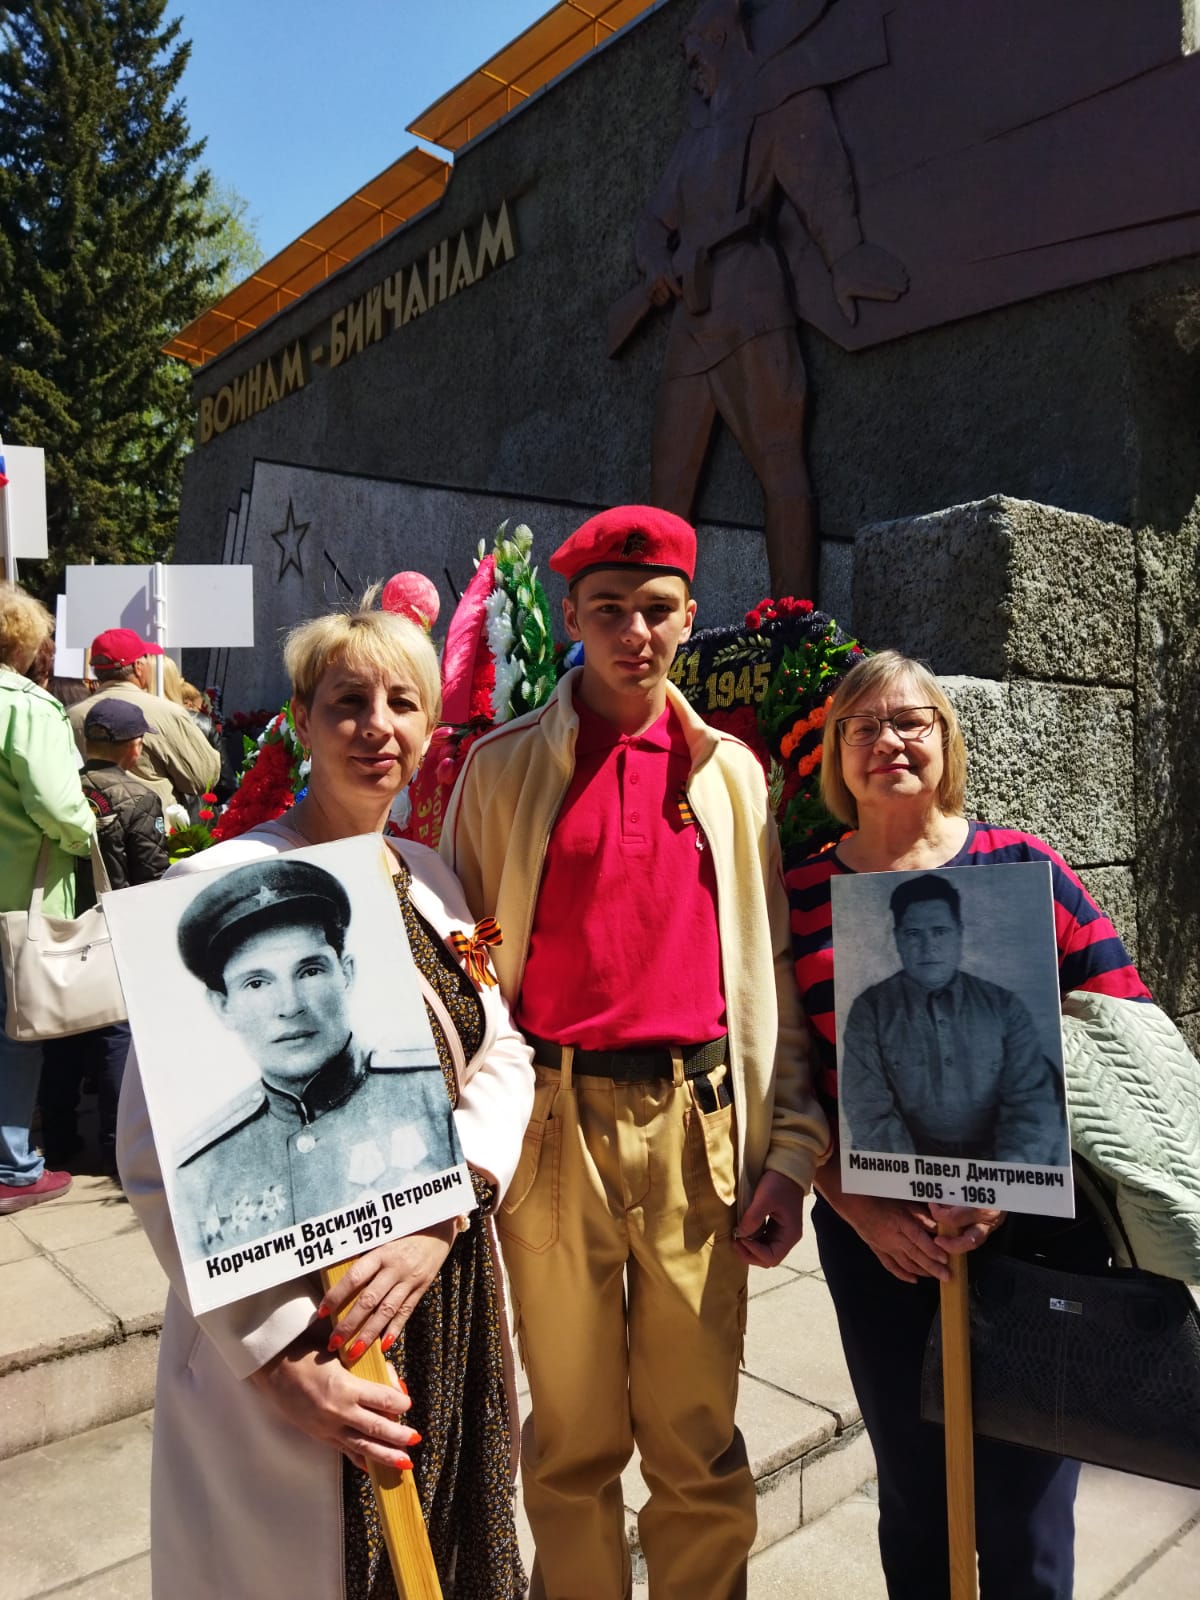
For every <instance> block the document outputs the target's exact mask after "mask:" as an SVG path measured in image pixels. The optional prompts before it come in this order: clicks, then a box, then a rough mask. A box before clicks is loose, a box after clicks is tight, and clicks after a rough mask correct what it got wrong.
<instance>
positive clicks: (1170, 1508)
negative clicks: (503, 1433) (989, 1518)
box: [0, 1413, 1200, 1600]
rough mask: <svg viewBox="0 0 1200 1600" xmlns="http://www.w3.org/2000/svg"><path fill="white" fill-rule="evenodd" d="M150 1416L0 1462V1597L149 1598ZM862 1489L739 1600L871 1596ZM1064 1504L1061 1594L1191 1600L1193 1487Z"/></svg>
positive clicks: (870, 1534) (876, 1575)
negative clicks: (1066, 1577) (1069, 1536)
mask: <svg viewBox="0 0 1200 1600" xmlns="http://www.w3.org/2000/svg"><path fill="white" fill-rule="evenodd" d="M151 1421H152V1419H151V1416H150V1414H149V1413H144V1414H143V1415H141V1416H137V1417H129V1418H126V1419H125V1420H123V1421H121V1422H115V1423H110V1424H109V1425H107V1426H106V1427H103V1428H97V1429H94V1430H93V1431H91V1432H89V1433H83V1434H79V1435H77V1436H76V1437H75V1438H72V1439H66V1440H62V1441H60V1442H59V1443H57V1444H53V1445H47V1446H44V1447H43V1448H42V1449H39V1450H31V1451H28V1452H26V1453H25V1454H24V1455H20V1456H13V1457H10V1458H9V1459H8V1460H7V1461H3V1462H0V1550H3V1552H4V1559H3V1562H2V1563H0V1600H51V1597H53V1600H66V1597H70V1600H150V1557H149V1541H150V1518H149V1498H150V1439H151V1434H150V1429H151ZM873 1490H874V1485H873V1484H867V1485H865V1486H864V1487H863V1488H862V1489H859V1490H857V1491H856V1492H855V1493H854V1494H852V1495H850V1496H849V1497H848V1498H846V1499H844V1500H841V1501H840V1502H839V1503H838V1504H837V1505H835V1506H833V1507H832V1508H831V1509H830V1510H829V1511H828V1512H827V1513H826V1514H825V1515H824V1516H821V1517H817V1518H815V1519H813V1520H810V1521H808V1522H806V1523H805V1524H804V1526H803V1527H801V1528H800V1529H798V1530H797V1531H795V1532H793V1533H791V1534H789V1535H788V1536H787V1537H786V1538H783V1539H781V1540H777V1541H776V1542H775V1543H773V1544H771V1545H770V1546H769V1547H768V1548H766V1549H763V1550H761V1551H760V1552H759V1553H758V1554H756V1555H754V1556H752V1557H751V1560H750V1581H749V1600H830V1597H831V1596H837V1600H885V1595H886V1590H885V1586H884V1581H883V1573H882V1572H881V1570H880V1567H879V1556H878V1551H877V1547H876V1543H875V1520H876V1506H875V1501H874V1494H873ZM1076 1513H1077V1514H1076V1522H1077V1527H1078V1534H1077V1539H1076V1561H1077V1569H1078V1570H1077V1582H1076V1588H1075V1600H1195V1596H1196V1591H1197V1574H1198V1573H1200V1494H1198V1493H1197V1492H1196V1491H1194V1490H1190V1489H1178V1488H1172V1487H1171V1486H1170V1485H1168V1484H1160V1483H1151V1482H1149V1481H1148V1480H1146V1479H1143V1478H1130V1477H1126V1476H1124V1475H1123V1474H1121V1473H1117V1472H1105V1471H1103V1470H1101V1469H1100V1468H1098V1467H1085V1468H1084V1472H1083V1478H1082V1481H1081V1484H1080V1492H1079V1502H1078V1505H1077V1508H1076ZM163 1600H165V1597H163ZM227 1600H239V1597H237V1596H232V1595H231V1596H228V1597H227ZM634 1600H649V1590H648V1588H647V1586H646V1585H645V1584H644V1583H639V1584H637V1586H636V1587H635V1590H634Z"/></svg>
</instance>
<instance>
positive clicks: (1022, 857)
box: [785, 822, 1150, 1102]
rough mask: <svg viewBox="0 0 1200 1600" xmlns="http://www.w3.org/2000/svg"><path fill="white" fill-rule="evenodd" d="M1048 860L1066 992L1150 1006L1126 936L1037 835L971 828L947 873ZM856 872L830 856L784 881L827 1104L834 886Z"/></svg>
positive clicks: (832, 1070)
mask: <svg viewBox="0 0 1200 1600" xmlns="http://www.w3.org/2000/svg"><path fill="white" fill-rule="evenodd" d="M1007 861H1048V862H1049V863H1050V869H1051V879H1052V883H1053V888H1054V923H1055V932H1056V934H1057V939H1058V982H1059V989H1060V990H1061V992H1062V993H1063V994H1064V995H1066V994H1069V993H1070V992H1071V990H1072V989H1090V990H1093V991H1095V992H1096V993H1098V994H1110V995H1116V996H1117V997H1119V998H1121V999H1125V1000H1149V998H1150V993H1149V990H1148V989H1147V988H1146V985H1145V984H1144V983H1143V982H1142V980H1141V978H1139V977H1138V974H1137V968H1136V967H1135V966H1134V965H1133V962H1132V961H1130V959H1129V952H1128V951H1127V950H1126V948H1125V946H1124V944H1122V942H1121V936H1120V935H1119V934H1118V932H1117V930H1116V929H1115V928H1114V927H1113V925H1112V923H1111V922H1110V921H1109V920H1108V918H1107V917H1106V916H1105V915H1104V913H1103V911H1101V909H1100V907H1099V906H1098V905H1097V904H1096V902H1095V901H1094V900H1093V899H1092V897H1091V895H1090V894H1088V892H1087V890H1086V889H1085V888H1084V886H1083V884H1082V883H1081V882H1080V881H1079V879H1078V877H1077V876H1076V875H1075V873H1074V872H1072V870H1071V868H1070V867H1069V866H1068V865H1067V863H1066V862H1065V861H1064V860H1063V858H1062V857H1061V856H1060V855H1059V854H1058V852H1057V851H1055V850H1052V849H1051V848H1050V846H1049V845H1048V844H1045V843H1043V841H1042V840H1041V839H1038V838H1035V837H1034V835H1033V834H1031V833H1021V832H1019V831H1018V830H1017V829H1016V828H994V827H992V826H991V824H990V823H987V822H972V823H971V824H970V827H969V829H968V831H967V838H966V843H965V844H964V845H963V847H962V849H961V850H960V851H959V852H958V854H957V855H956V856H955V857H954V859H953V860H952V861H946V862H943V865H944V866H947V867H986V866H991V865H992V864H993V863H995V862H1007ZM851 870H852V869H851V868H850V867H845V866H843V865H842V864H841V862H840V861H839V860H838V859H837V852H836V851H834V850H825V851H824V852H822V854H820V855H816V856H809V857H808V858H807V859H805V860H803V861H800V862H798V863H797V864H796V865H795V866H794V867H792V868H791V869H790V870H789V871H788V872H787V874H786V875H785V881H786V883H787V889H788V901H789V903H790V906H791V918H792V951H793V953H794V956H795V961H796V982H797V983H798V985H799V987H800V998H801V1001H802V1002H803V1005H804V1010H805V1013H806V1014H807V1016H808V1020H809V1023H810V1025H811V1026H812V1030H813V1035H814V1038H813V1044H814V1050H815V1053H816V1057H817V1060H818V1062H819V1063H820V1067H821V1072H820V1077H819V1084H820V1088H821V1090H822V1093H823V1095H824V1096H825V1098H826V1099H827V1100H828V1101H831V1102H832V1101H836V1099H837V1055H836V1038H837V1035H836V1032H835V1024H834V1010H833V926H832V915H831V910H830V890H829V884H830V880H831V879H832V878H834V877H836V876H838V875H839V874H841V873H848V872H850V871H851Z"/></svg>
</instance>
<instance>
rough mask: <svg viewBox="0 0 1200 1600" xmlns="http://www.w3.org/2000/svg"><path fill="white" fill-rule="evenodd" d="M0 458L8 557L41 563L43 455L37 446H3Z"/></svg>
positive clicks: (45, 552) (43, 543) (43, 542)
mask: <svg viewBox="0 0 1200 1600" xmlns="http://www.w3.org/2000/svg"><path fill="white" fill-rule="evenodd" d="M0 454H2V455H3V457H4V470H5V472H6V473H7V474H8V489H7V491H6V510H7V513H8V538H9V543H10V545H11V548H12V554H13V555H14V556H15V557H16V558H17V559H18V560H19V561H45V559H46V557H47V555H48V554H49V549H48V547H47V544H46V452H45V451H44V450H42V449H41V448H40V447H39V446H37V445H30V444H24V445H22V444H5V446H4V448H3V450H2V451H0Z"/></svg>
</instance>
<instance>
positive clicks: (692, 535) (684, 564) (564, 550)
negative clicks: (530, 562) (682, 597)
mask: <svg viewBox="0 0 1200 1600" xmlns="http://www.w3.org/2000/svg"><path fill="white" fill-rule="evenodd" d="M603 567H649V568H651V569H653V570H654V571H655V572H674V573H676V574H677V575H678V576H679V577H681V578H686V579H687V580H688V582H689V583H690V582H691V581H692V578H693V576H694V575H695V571H696V532H695V529H694V528H693V527H692V525H691V524H690V523H688V522H685V521H684V520H683V518H682V517H677V516H676V515H675V514H674V512H672V511H660V510H659V509H658V507H657V506H614V507H613V508H612V510H611V511H601V512H598V513H597V514H596V516H594V517H589V518H588V520H587V521H586V522H585V523H584V525H583V527H582V528H576V530H575V532H574V533H573V534H572V535H571V537H570V538H569V539H568V540H567V541H566V543H565V544H560V545H559V547H558V549H557V550H556V551H555V552H554V554H553V555H552V556H551V557H550V570H551V571H552V572H558V573H561V574H562V576H563V577H564V578H565V579H566V580H567V583H568V584H572V583H575V582H576V581H577V580H578V579H580V578H582V577H584V576H586V574H587V573H589V572H596V571H598V570H599V569H601V568H603Z"/></svg>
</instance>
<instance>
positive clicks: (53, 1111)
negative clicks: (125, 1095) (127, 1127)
mask: <svg viewBox="0 0 1200 1600" xmlns="http://www.w3.org/2000/svg"><path fill="white" fill-rule="evenodd" d="M42 1048H43V1062H42V1081H41V1087H40V1089H39V1090H38V1102H39V1104H40V1106H41V1110H42V1147H43V1150H44V1151H45V1155H46V1163H47V1165H48V1166H52V1167H56V1166H65V1167H70V1166H71V1165H72V1163H73V1161H74V1159H75V1157H76V1155H77V1154H78V1152H79V1150H80V1148H81V1141H80V1137H79V1127H78V1123H77V1120H76V1115H77V1112H78V1109H79V1086H80V1084H81V1083H82V1082H83V1080H84V1078H91V1079H92V1081H93V1082H94V1083H95V1085H96V1094H97V1109H98V1111H99V1117H100V1132H99V1154H100V1169H101V1171H103V1172H115V1171H116V1145H117V1101H118V1099H119V1098H120V1094H121V1078H122V1075H123V1074H124V1071H125V1057H126V1056H127V1055H128V1054H129V1024H128V1023H127V1022H114V1023H113V1024H112V1026H111V1027H108V1028H96V1029H94V1030H93V1031H92V1032H91V1033H77V1034H75V1035H74V1036H73V1037H72V1038H70V1039H52V1040H50V1041H49V1042H48V1043H46V1044H45V1045H44V1046H43V1047H42ZM76 1170H78V1169H77V1168H76Z"/></svg>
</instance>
